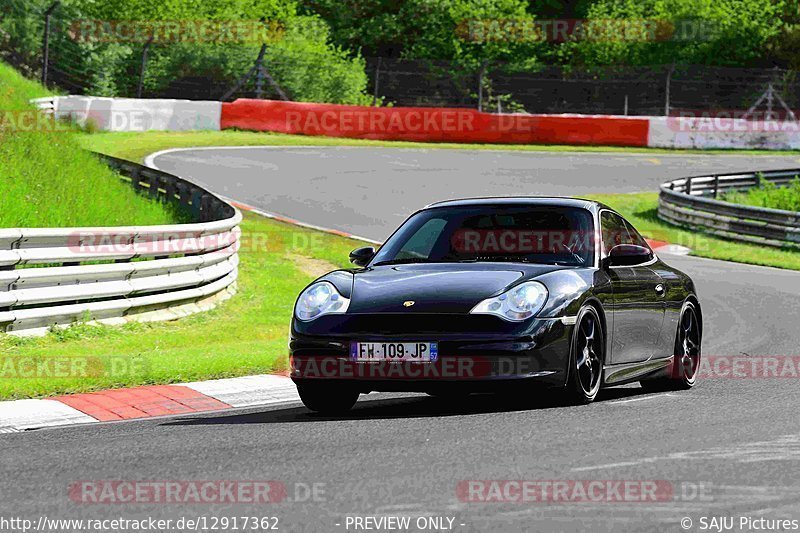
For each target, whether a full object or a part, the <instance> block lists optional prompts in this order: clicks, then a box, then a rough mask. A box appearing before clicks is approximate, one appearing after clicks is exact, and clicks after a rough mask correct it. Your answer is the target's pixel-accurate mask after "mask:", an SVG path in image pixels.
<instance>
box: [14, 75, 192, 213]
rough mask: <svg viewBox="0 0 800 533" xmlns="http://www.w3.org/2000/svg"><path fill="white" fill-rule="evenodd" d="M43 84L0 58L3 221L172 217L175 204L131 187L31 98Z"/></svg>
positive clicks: (36, 94) (72, 132) (174, 211)
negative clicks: (140, 193)
mask: <svg viewBox="0 0 800 533" xmlns="http://www.w3.org/2000/svg"><path fill="white" fill-rule="evenodd" d="M45 94H46V93H45V91H44V89H42V87H41V86H40V85H38V84H36V83H34V82H32V81H29V80H27V79H25V78H23V77H22V76H20V75H19V74H18V73H17V72H16V71H15V70H14V69H13V68H11V67H9V66H8V65H5V64H3V63H0V161H2V164H0V227H48V226H49V227H66V226H117V225H132V224H170V223H173V222H178V221H182V220H184V219H186V218H187V217H186V216H185V215H183V214H182V213H181V212H180V210H179V209H177V208H176V207H173V206H169V205H164V204H160V203H157V202H153V201H151V200H149V199H147V198H145V197H144V196H137V195H135V194H133V193H132V189H131V187H130V186H129V185H127V184H125V183H124V182H122V181H121V180H119V179H118V178H117V177H116V174H115V173H114V172H113V171H112V170H111V169H109V168H108V167H107V166H106V165H104V164H102V163H101V162H100V161H98V160H97V159H96V158H95V157H93V156H92V155H91V154H88V153H86V152H84V151H83V150H81V149H80V146H79V144H78V143H77V141H76V139H75V136H76V133H75V132H74V131H72V128H70V127H69V126H67V125H63V126H61V125H60V126H59V127H57V128H56V127H53V124H54V123H53V122H52V121H43V120H41V119H40V118H39V113H38V111H37V110H36V109H35V108H34V107H33V106H32V105H31V104H30V103H29V100H30V99H31V98H37V97H40V96H43V95H45Z"/></svg>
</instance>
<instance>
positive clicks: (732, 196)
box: [722, 177, 800, 211]
mask: <svg viewBox="0 0 800 533" xmlns="http://www.w3.org/2000/svg"><path fill="white" fill-rule="evenodd" d="M722 200H725V201H726V202H732V203H735V204H745V205H752V206H755V207H769V208H772V209H783V210H784V211H800V178H798V177H795V178H794V179H793V180H792V181H791V183H789V184H788V185H786V186H782V187H779V186H777V185H775V184H774V183H772V182H770V181H763V180H762V182H761V185H760V186H759V187H755V188H752V189H749V190H747V191H742V192H738V191H734V192H729V193H725V194H724V195H722Z"/></svg>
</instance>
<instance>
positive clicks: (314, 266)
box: [286, 254, 339, 278]
mask: <svg viewBox="0 0 800 533" xmlns="http://www.w3.org/2000/svg"><path fill="white" fill-rule="evenodd" d="M286 258H287V259H288V260H289V261H291V262H292V263H294V264H295V265H296V266H297V268H299V269H300V270H301V271H302V272H303V274H307V275H309V276H311V277H312V278H318V277H320V276H321V275H323V274H327V273H328V272H330V271H331V270H336V269H338V268H339V267H338V266H337V265H334V264H333V263H331V262H330V261H325V260H324V259H314V258H313V257H306V256H304V255H298V254H290V255H287V256H286Z"/></svg>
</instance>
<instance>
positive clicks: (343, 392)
mask: <svg viewBox="0 0 800 533" xmlns="http://www.w3.org/2000/svg"><path fill="white" fill-rule="evenodd" d="M297 393H298V394H299V395H300V401H302V402H303V405H305V406H306V407H308V408H309V409H310V410H312V411H314V412H315V413H321V414H325V415H336V414H341V413H346V412H347V411H349V410H350V408H351V407H353V405H355V403H356V401H357V400H358V396H359V392H358V391H357V390H354V389H351V388H348V387H342V386H337V385H335V384H333V385H332V384H330V383H298V384H297Z"/></svg>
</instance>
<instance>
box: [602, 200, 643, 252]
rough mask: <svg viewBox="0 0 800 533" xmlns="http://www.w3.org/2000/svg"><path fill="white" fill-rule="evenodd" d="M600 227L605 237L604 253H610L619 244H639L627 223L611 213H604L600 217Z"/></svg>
mask: <svg viewBox="0 0 800 533" xmlns="http://www.w3.org/2000/svg"><path fill="white" fill-rule="evenodd" d="M600 227H601V233H602V237H603V252H604V253H606V254H607V253H608V252H609V250H611V249H612V248H613V247H614V246H616V245H618V244H639V243H638V242H636V240H635V239H634V238H633V237H631V234H630V233H629V232H628V226H627V224H625V221H624V220H623V219H622V217H620V216H619V215H617V214H614V213H612V212H611V211H603V212H602V214H601V215H600Z"/></svg>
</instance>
